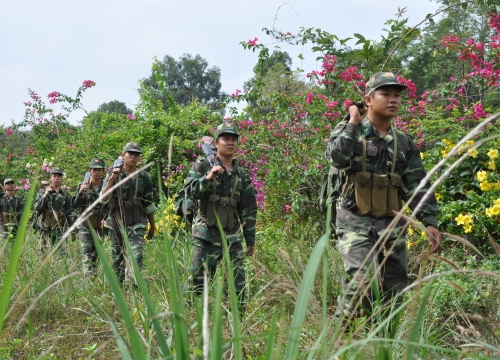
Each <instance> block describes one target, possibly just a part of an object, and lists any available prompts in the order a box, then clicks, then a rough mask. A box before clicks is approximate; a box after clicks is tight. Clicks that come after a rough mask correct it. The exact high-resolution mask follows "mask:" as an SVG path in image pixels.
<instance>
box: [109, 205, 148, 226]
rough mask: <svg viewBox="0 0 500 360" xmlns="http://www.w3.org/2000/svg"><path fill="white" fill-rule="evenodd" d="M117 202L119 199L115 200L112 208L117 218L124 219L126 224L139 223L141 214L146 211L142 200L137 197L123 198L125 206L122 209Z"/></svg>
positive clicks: (111, 210)
mask: <svg viewBox="0 0 500 360" xmlns="http://www.w3.org/2000/svg"><path fill="white" fill-rule="evenodd" d="M117 203H119V200H115V202H114V203H113V206H112V207H111V209H110V212H111V214H112V215H113V217H114V218H115V219H122V221H123V224H124V225H125V226H130V225H133V224H137V223H138V222H140V221H141V216H142V213H143V212H144V208H143V206H142V202H141V200H139V199H137V198H132V199H130V200H123V201H122V204H123V207H122V208H121V209H120V206H119V205H118V204H117Z"/></svg>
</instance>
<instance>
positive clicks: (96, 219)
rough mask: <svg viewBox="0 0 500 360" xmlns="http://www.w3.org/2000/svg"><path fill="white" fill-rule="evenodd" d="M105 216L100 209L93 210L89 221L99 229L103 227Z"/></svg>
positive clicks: (93, 226)
mask: <svg viewBox="0 0 500 360" xmlns="http://www.w3.org/2000/svg"><path fill="white" fill-rule="evenodd" d="M102 219H103V216H102V214H101V211H100V210H93V211H92V215H90V217H89V222H90V225H91V226H92V228H94V229H99V228H100V227H101V222H102Z"/></svg>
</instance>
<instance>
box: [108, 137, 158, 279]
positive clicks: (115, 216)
mask: <svg viewBox="0 0 500 360" xmlns="http://www.w3.org/2000/svg"><path fill="white" fill-rule="evenodd" d="M141 154H142V151H141V147H140V146H139V144H137V143H135V142H129V143H128V144H126V145H125V147H124V148H123V153H122V157H123V165H122V166H120V167H114V168H113V170H112V172H111V173H109V174H108V175H107V176H106V179H105V180H104V189H103V190H102V193H103V194H104V193H106V191H108V190H109V189H111V188H112V187H113V186H114V185H115V184H116V183H117V182H119V181H121V180H122V179H124V178H126V177H127V176H128V175H129V174H132V173H133V172H134V171H136V170H137V164H138V163H139V161H140V160H141ZM103 202H104V203H105V204H107V203H109V204H110V207H109V215H108V217H107V219H106V224H105V226H106V227H107V228H109V229H110V241H111V256H112V258H113V268H114V270H115V272H116V275H117V277H118V280H119V281H120V282H123V281H124V280H125V257H124V251H125V243H124V236H127V238H128V240H129V241H130V246H131V248H132V252H133V256H134V258H135V260H136V261H137V264H138V265H139V267H140V268H142V266H143V255H142V253H143V248H144V235H145V233H146V226H147V224H148V221H149V232H148V235H147V238H148V239H151V238H152V237H153V235H154V233H155V219H154V211H155V210H156V206H155V204H154V203H153V186H152V182H151V177H150V176H149V174H147V173H145V172H141V173H139V174H138V175H135V176H134V177H133V178H130V179H128V180H127V181H126V182H125V183H124V184H123V185H121V186H120V187H119V188H118V189H116V190H114V191H113V193H112V194H107V195H105V196H104V197H103ZM123 231H125V233H123Z"/></svg>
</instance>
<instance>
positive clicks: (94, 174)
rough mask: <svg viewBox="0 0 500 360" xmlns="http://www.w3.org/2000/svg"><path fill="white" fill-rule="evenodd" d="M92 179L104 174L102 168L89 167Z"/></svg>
mask: <svg viewBox="0 0 500 360" xmlns="http://www.w3.org/2000/svg"><path fill="white" fill-rule="evenodd" d="M89 171H90V175H91V176H92V179H101V178H102V176H103V174H104V169H94V168H91V169H89Z"/></svg>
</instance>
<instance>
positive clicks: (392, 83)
mask: <svg viewBox="0 0 500 360" xmlns="http://www.w3.org/2000/svg"><path fill="white" fill-rule="evenodd" d="M406 88H407V86H406V85H404V84H400V83H399V82H398V81H397V78H396V77H395V76H394V75H393V74H392V73H383V72H379V73H376V74H375V75H373V76H372V77H371V78H370V80H369V81H368V83H367V84H366V89H365V94H366V95H365V98H364V101H365V103H366V105H367V107H368V110H367V116H366V117H365V118H364V119H363V117H362V116H361V113H364V109H363V110H361V113H360V110H359V109H358V107H356V106H355V105H353V106H351V107H350V108H349V114H350V119H349V120H345V121H342V122H341V123H339V124H338V125H337V126H336V128H335V129H334V130H333V132H332V134H331V137H330V141H329V143H328V146H327V150H326V152H325V156H326V158H327V159H328V161H329V162H330V164H331V165H332V166H333V167H336V168H338V169H339V170H343V172H341V174H342V183H341V185H342V188H341V197H340V199H339V202H338V204H337V220H336V225H337V229H336V232H337V236H338V240H337V243H336V247H337V249H338V250H339V252H340V254H341V256H342V259H343V261H344V267H345V270H346V272H347V279H346V280H345V281H344V294H343V296H341V297H339V304H338V308H337V311H336V313H335V315H336V317H338V318H347V317H349V316H351V314H352V313H353V310H356V309H355V305H356V303H357V302H358V301H359V300H360V297H361V304H362V307H363V308H364V309H365V311H367V313H368V314H370V313H371V311H372V308H371V304H372V303H373V300H374V299H373V296H371V293H370V291H369V290H368V292H367V289H369V288H370V278H371V277H372V276H374V275H375V274H376V275H378V278H379V280H380V283H381V284H382V288H381V293H382V296H383V301H384V302H385V303H386V304H387V303H388V302H389V301H390V300H391V299H393V298H395V300H396V305H398V304H400V303H401V301H402V296H401V295H399V292H400V291H401V290H403V289H404V288H405V287H406V285H407V283H408V275H407V272H408V264H407V246H406V241H405V236H404V229H405V227H406V222H405V221H404V220H400V221H399V222H398V223H397V224H396V225H395V226H394V227H393V228H389V225H390V223H391V222H392V221H393V219H394V215H395V212H397V211H399V210H400V209H401V204H402V200H403V201H405V202H406V203H408V202H409V206H410V208H411V209H414V208H415V207H416V206H417V204H418V203H419V202H420V201H421V200H422V201H423V206H422V207H421V210H420V212H419V213H418V214H416V216H417V218H418V219H419V220H420V221H421V222H422V223H423V224H424V226H425V227H426V229H427V236H428V241H429V246H430V252H431V253H433V252H435V251H436V250H437V249H438V248H439V245H440V241H441V235H440V233H439V231H438V229H437V220H436V215H437V213H438V210H439V207H438V204H437V202H436V198H435V197H434V194H433V193H430V194H428V196H426V195H425V193H426V191H427V190H428V189H429V184H426V185H425V186H424V188H423V189H422V190H420V191H419V192H418V193H416V194H414V191H415V189H416V187H417V186H418V185H419V184H420V183H421V181H422V179H423V178H424V177H425V175H426V173H425V170H424V167H423V164H422V160H421V158H420V152H419V150H418V149H417V147H416V146H415V143H414V142H413V140H412V138H411V137H410V136H408V135H406V134H404V133H403V132H401V131H400V130H398V129H396V128H394V126H392V125H391V120H392V119H393V118H394V117H395V116H396V115H397V113H398V111H399V109H400V107H401V92H402V91H403V90H405V89H406ZM413 195H415V197H414V198H413V200H411V201H410V198H411V197H412V196H413ZM383 236H384V237H383ZM379 239H380V241H379ZM372 250H373V251H372ZM370 251H372V252H371V253H370ZM369 253H370V254H369ZM379 267H380V268H379ZM376 275H375V276H376ZM362 292H364V293H365V294H367V295H368V296H361V293H362ZM357 310H359V308H357Z"/></svg>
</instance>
